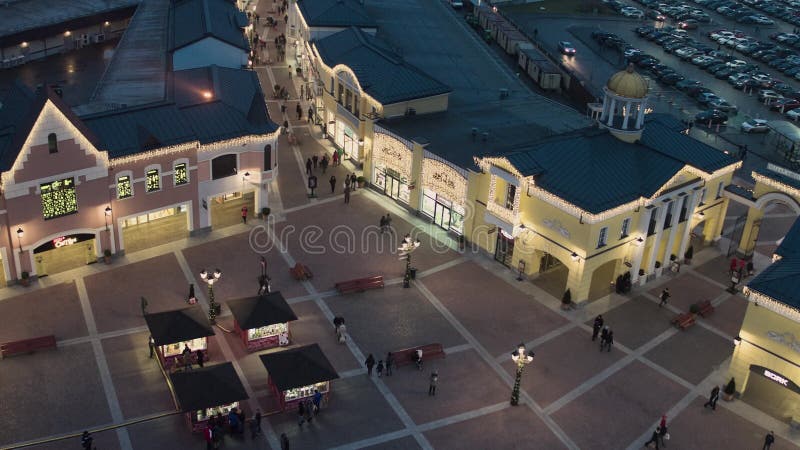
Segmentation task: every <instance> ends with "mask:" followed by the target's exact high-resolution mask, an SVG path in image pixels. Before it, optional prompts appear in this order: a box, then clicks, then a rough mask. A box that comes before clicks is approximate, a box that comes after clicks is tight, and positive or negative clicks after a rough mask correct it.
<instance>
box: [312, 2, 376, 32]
mask: <svg viewBox="0 0 800 450" xmlns="http://www.w3.org/2000/svg"><path fill="white" fill-rule="evenodd" d="M297 6H298V7H299V8H300V13H301V14H302V15H303V20H305V22H306V24H307V25H308V26H309V27H343V28H344V27H350V26H354V27H361V28H376V27H377V26H378V24H377V22H375V20H374V19H373V18H372V17H370V15H369V14H368V13H367V10H366V8H364V4H363V3H362V2H360V1H358V0H299V1H298V2H297Z"/></svg>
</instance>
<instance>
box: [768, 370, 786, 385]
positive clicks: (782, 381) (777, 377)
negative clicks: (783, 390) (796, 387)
mask: <svg viewBox="0 0 800 450" xmlns="http://www.w3.org/2000/svg"><path fill="white" fill-rule="evenodd" d="M764 376H765V377H767V378H769V379H770V380H772V381H775V382H777V383H780V384H782V385H784V386H789V380H787V379H786V378H783V377H782V376H780V375H778V374H776V373H774V372H771V371H769V370H767V369H764Z"/></svg>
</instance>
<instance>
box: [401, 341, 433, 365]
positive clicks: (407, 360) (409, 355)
mask: <svg viewBox="0 0 800 450" xmlns="http://www.w3.org/2000/svg"><path fill="white" fill-rule="evenodd" d="M417 350H422V363H423V364H424V363H425V361H429V360H431V359H439V358H444V357H445V353H444V349H443V348H442V344H428V345H421V346H419V347H411V348H406V349H403V350H398V351H396V352H392V357H393V358H394V365H395V366H396V367H400V366H405V365H407V364H414V353H416V352H417Z"/></svg>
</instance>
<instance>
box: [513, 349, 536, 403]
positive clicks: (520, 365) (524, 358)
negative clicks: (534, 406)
mask: <svg viewBox="0 0 800 450" xmlns="http://www.w3.org/2000/svg"><path fill="white" fill-rule="evenodd" d="M533 356H534V353H533V352H530V354H528V353H527V351H526V350H525V344H519V347H518V348H517V350H516V351H514V352H513V353H511V360H512V361H514V362H515V363H516V364H517V376H516V378H514V390H512V391H511V405H513V406H517V405H519V384H520V382H521V381H522V370H523V369H525V366H526V365H528V364H530V362H531V361H533Z"/></svg>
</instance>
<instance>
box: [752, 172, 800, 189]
mask: <svg viewBox="0 0 800 450" xmlns="http://www.w3.org/2000/svg"><path fill="white" fill-rule="evenodd" d="M753 172H756V173H758V174H761V175H764V176H766V177H768V178H772V179H773V180H775V181H778V182H781V183H783V184H785V185H787V186H791V187H793V188H795V189H800V181H798V180H796V179H794V178H792V177H787V176H786V175H783V174H780V173H778V172H775V171H773V170H770V169H769V168H767V167H757V168H755V169H754V170H753Z"/></svg>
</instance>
